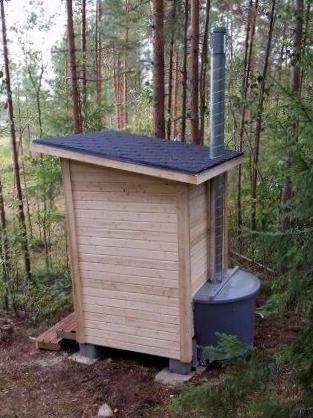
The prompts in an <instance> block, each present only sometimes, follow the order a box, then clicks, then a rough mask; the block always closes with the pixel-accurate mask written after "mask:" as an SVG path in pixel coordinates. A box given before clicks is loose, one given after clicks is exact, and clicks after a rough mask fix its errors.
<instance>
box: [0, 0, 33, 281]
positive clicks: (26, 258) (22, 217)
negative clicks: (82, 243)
mask: <svg viewBox="0 0 313 418" xmlns="http://www.w3.org/2000/svg"><path fill="white" fill-rule="evenodd" d="M0 7H1V23H2V42H3V59H4V68H5V84H6V93H7V100H8V113H9V121H10V133H11V144H12V155H13V170H14V176H15V183H16V194H17V200H18V216H19V224H20V228H21V236H22V251H23V257H24V265H25V272H26V276H27V279H28V280H31V277H32V276H31V261H30V254H29V246H28V238H27V228H26V221H25V211H24V203H23V192H22V186H21V177H20V165H19V158H18V149H17V142H16V130H15V122H14V110H13V99H12V90H11V76H10V65H9V51H8V42H7V30H6V22H5V14H4V0H0Z"/></svg>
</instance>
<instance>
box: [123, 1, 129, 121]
mask: <svg viewBox="0 0 313 418" xmlns="http://www.w3.org/2000/svg"><path fill="white" fill-rule="evenodd" d="M125 13H126V28H125V52H124V77H123V78H124V80H123V87H124V90H123V108H124V121H123V124H124V128H126V127H127V125H128V48H129V46H128V43H129V22H128V19H129V16H128V15H129V0H125Z"/></svg>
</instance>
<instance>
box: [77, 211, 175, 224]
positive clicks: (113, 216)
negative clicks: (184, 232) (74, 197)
mask: <svg viewBox="0 0 313 418" xmlns="http://www.w3.org/2000/svg"><path fill="white" fill-rule="evenodd" d="M75 215H76V218H77V219H79V218H83V219H90V220H92V219H93V220H95V221H97V220H99V219H100V220H101V219H106V220H110V221H127V222H129V221H131V222H138V223H141V222H158V223H166V224H168V223H176V215H175V214H169V213H149V212H140V213H136V212H123V211H109V210H93V209H88V210H84V209H76V208H75Z"/></svg>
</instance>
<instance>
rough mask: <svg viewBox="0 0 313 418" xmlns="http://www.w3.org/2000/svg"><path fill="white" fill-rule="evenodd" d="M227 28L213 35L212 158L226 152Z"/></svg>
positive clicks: (215, 29)
mask: <svg viewBox="0 0 313 418" xmlns="http://www.w3.org/2000/svg"><path fill="white" fill-rule="evenodd" d="M225 61H226V28H224V27H215V28H214V29H213V31H212V33H211V95H210V96H211V97H210V140H211V141H210V157H211V158H218V157H221V156H222V155H223V152H224V123H225Z"/></svg>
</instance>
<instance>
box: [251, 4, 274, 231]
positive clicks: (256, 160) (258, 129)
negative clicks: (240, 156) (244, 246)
mask: <svg viewBox="0 0 313 418" xmlns="http://www.w3.org/2000/svg"><path fill="white" fill-rule="evenodd" d="M275 14H276V0H273V1H272V8H271V13H270V26H269V31H268V38H267V45H266V52H265V62H264V67H263V74H262V82H261V87H260V94H259V103H258V109H257V119H256V128H255V143H254V150H253V158H252V178H251V180H252V185H251V186H252V187H251V197H252V211H251V229H252V230H253V231H255V230H256V206H257V204H256V203H257V202H256V200H257V180H258V164H259V154H260V138H261V130H262V121H263V109H264V98H265V86H266V82H267V76H268V69H269V59H270V55H271V47H272V37H273V28H274V21H275Z"/></svg>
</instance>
